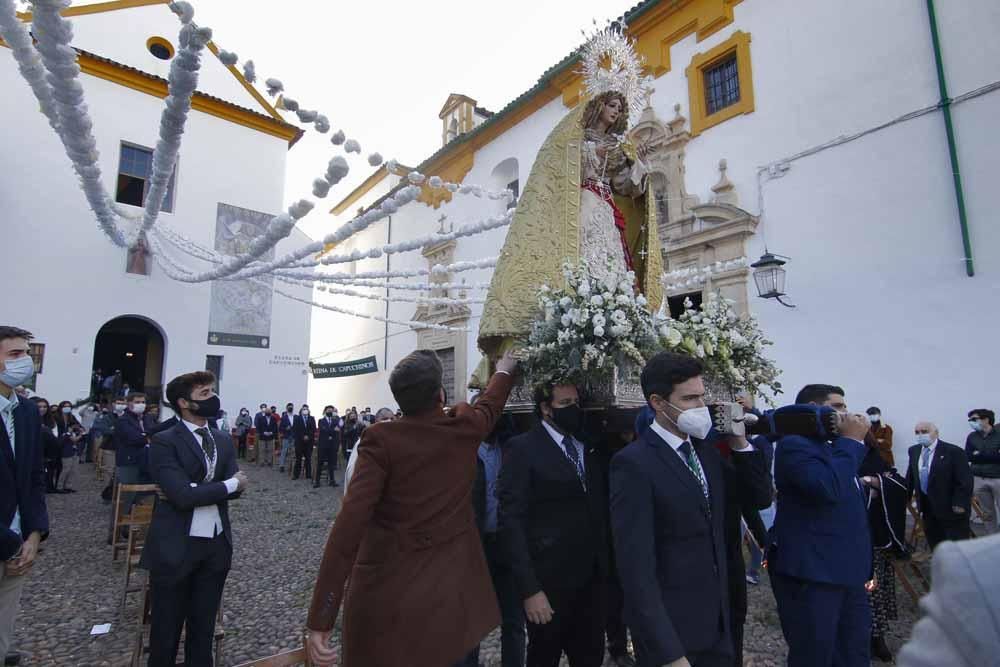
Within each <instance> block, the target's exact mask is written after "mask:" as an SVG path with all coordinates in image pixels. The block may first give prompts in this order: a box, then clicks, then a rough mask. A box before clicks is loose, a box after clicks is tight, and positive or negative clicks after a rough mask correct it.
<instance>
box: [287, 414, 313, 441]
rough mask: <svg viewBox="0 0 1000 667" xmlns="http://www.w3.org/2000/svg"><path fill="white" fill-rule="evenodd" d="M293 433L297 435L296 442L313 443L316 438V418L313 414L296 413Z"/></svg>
mask: <svg viewBox="0 0 1000 667" xmlns="http://www.w3.org/2000/svg"><path fill="white" fill-rule="evenodd" d="M292 435H293V436H294V437H295V442H305V443H308V444H310V445H311V444H313V441H314V440H315V439H316V418H315V417H313V416H312V415H309V416H308V417H303V416H302V415H295V420H294V421H293V422H292Z"/></svg>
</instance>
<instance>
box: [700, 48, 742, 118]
mask: <svg viewBox="0 0 1000 667" xmlns="http://www.w3.org/2000/svg"><path fill="white" fill-rule="evenodd" d="M739 101H740V74H739V69H738V68H737V66H736V54H735V53H733V54H731V55H729V56H726V58H725V59H724V60H722V61H720V62H718V63H716V64H715V65H712V66H711V67H709V68H708V69H706V70H705V109H706V111H707V112H708V115H709V116H711V115H712V114H713V113H716V112H718V111H721V110H722V109H725V108H726V107H728V106H732V105H733V104H736V103H737V102H739Z"/></svg>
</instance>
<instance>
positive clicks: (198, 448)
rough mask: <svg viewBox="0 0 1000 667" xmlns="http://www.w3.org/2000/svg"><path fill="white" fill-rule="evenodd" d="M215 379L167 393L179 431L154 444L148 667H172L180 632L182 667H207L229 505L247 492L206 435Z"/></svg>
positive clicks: (225, 559) (192, 376) (212, 436)
mask: <svg viewBox="0 0 1000 667" xmlns="http://www.w3.org/2000/svg"><path fill="white" fill-rule="evenodd" d="M214 387H215V376H214V375H212V374H211V373H209V372H207V371H198V372H195V373H187V374H185V375H181V376H178V377H176V378H174V379H173V380H171V381H170V384H168V385H167V402H168V403H170V406H171V407H172V408H173V409H174V411H175V412H176V413H177V414H178V415H180V419H181V421H180V423H179V424H177V426H175V427H174V428H172V429H170V430H169V431H165V432H163V433H159V434H157V435H156V436H155V437H154V438H153V444H152V447H151V450H150V457H149V458H150V469H151V472H152V477H153V481H154V482H155V483H156V484H159V485H160V490H161V495H160V497H159V499H158V500H157V503H156V507H155V509H154V510H153V521H152V523H151V524H150V526H149V534H148V535H147V537H146V545H145V547H144V548H143V550H142V557H141V560H140V566H141V567H143V568H145V569H147V570H149V580H150V585H151V600H152V618H151V627H150V639H149V666H150V667H165V666H167V665H169V666H170V667H173V665H174V663H175V662H176V658H177V645H178V642H179V640H180V634H181V628H182V627H184V628H186V630H185V632H186V640H185V644H184V659H185V663H184V664H185V665H188V666H189V667H203V666H206V665H209V666H210V665H212V640H213V635H214V629H215V617H216V614H217V612H218V610H219V603H220V601H221V599H222V589H223V587H224V586H225V583H226V576H227V575H228V573H229V568H230V564H231V562H232V554H233V538H232V530H231V528H230V525H229V499H230V498H232V497H234V496H235V495H236V494H237V493H239V492H242V491H243V490H245V489H246V485H247V479H246V476H245V475H244V474H243V473H242V472H239V468H238V467H237V465H236V450H235V449H234V447H233V439H232V437H231V436H230V435H229V434H228V433H224V432H222V431H220V430H218V429H214V428H211V427H209V425H208V418H209V417H214V416H215V415H216V414H218V412H219V397H218V396H217V395H216V394H215V390H214Z"/></svg>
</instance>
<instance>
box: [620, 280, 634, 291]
mask: <svg viewBox="0 0 1000 667" xmlns="http://www.w3.org/2000/svg"><path fill="white" fill-rule="evenodd" d="M618 291H619V292H621V293H622V294H629V293H630V292H631V291H632V283H626V282H623V283H620V284H619V285H618Z"/></svg>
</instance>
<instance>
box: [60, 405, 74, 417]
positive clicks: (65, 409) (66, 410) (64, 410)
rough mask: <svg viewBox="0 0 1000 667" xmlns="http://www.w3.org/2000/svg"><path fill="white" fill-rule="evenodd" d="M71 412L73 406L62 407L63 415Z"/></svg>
mask: <svg viewBox="0 0 1000 667" xmlns="http://www.w3.org/2000/svg"><path fill="white" fill-rule="evenodd" d="M71 412H73V408H71V407H69V406H66V407H64V408H63V409H62V413H63V414H64V415H68V414H69V413H71Z"/></svg>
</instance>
